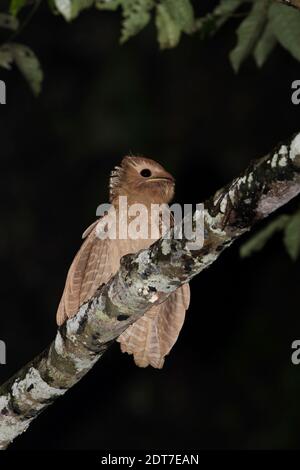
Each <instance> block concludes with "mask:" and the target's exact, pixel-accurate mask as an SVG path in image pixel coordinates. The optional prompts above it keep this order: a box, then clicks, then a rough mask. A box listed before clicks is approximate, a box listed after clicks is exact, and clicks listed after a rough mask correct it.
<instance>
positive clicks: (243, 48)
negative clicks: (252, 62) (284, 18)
mask: <svg viewBox="0 0 300 470" xmlns="http://www.w3.org/2000/svg"><path fill="white" fill-rule="evenodd" d="M269 4H270V0H258V1H255V2H254V4H253V7H252V9H251V11H250V13H249V15H248V16H247V18H246V19H245V20H244V21H243V22H242V23H241V25H240V26H239V28H238V30H237V35H238V41H237V45H236V47H235V48H234V49H233V51H232V52H231V53H230V61H231V64H232V66H233V68H234V70H235V72H238V71H239V68H240V66H241V64H242V63H243V62H244V60H245V59H246V58H247V57H248V56H249V55H250V54H251V52H252V51H253V49H254V47H255V45H256V43H257V41H258V39H259V38H260V36H261V34H262V32H263V30H264V27H265V24H266V21H267V13H268V8H269Z"/></svg>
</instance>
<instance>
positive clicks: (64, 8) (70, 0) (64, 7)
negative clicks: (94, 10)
mask: <svg viewBox="0 0 300 470" xmlns="http://www.w3.org/2000/svg"><path fill="white" fill-rule="evenodd" d="M94 3H95V0H54V4H55V7H56V8H57V10H58V11H59V13H61V14H62V15H63V17H64V18H65V19H66V20H67V21H71V20H73V19H74V18H76V17H77V16H78V15H79V13H80V12H81V11H82V10H84V9H85V8H90V7H91V6H92V5H93V4H94Z"/></svg>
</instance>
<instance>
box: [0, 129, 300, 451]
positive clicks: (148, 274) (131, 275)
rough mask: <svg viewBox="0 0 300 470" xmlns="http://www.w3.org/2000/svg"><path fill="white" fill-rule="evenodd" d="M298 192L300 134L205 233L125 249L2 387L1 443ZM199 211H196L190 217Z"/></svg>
mask: <svg viewBox="0 0 300 470" xmlns="http://www.w3.org/2000/svg"><path fill="white" fill-rule="evenodd" d="M299 192H300V133H299V134H298V135H296V136H295V137H294V138H293V139H291V140H290V141H289V142H286V144H285V145H280V146H278V148H277V149H275V150H274V151H273V152H272V153H271V154H269V155H268V156H266V157H264V158H262V159H260V160H257V161H255V162H253V163H251V164H250V166H249V167H248V169H247V170H246V171H245V172H244V173H243V174H242V175H241V176H239V177H238V178H236V179H235V180H234V181H233V182H232V183H231V184H230V185H228V186H226V187H225V188H223V189H221V190H220V191H218V192H217V193H216V194H215V195H214V196H213V197H212V198H210V199H209V200H208V201H207V202H206V203H205V205H204V207H205V209H204V223H205V239H204V245H203V247H202V248H201V249H198V250H192V251H191V250H190V243H189V241H187V240H186V239H181V240H178V239H174V238H172V237H171V239H161V240H158V241H157V242H156V243H155V244H154V245H152V247H150V248H149V249H148V250H143V251H141V252H139V253H137V254H134V255H127V256H125V257H124V258H123V259H122V261H121V267H120V269H119V271H118V273H117V274H116V275H115V276H114V277H113V278H112V279H111V280H110V282H109V283H108V284H106V285H104V286H99V290H98V291H97V293H96V295H95V296H94V297H93V299H91V300H90V301H89V302H87V303H86V304H84V305H82V306H81V308H80V309H79V311H78V313H77V315H76V316H75V317H74V318H72V319H70V320H68V321H67V323H66V324H65V325H63V326H62V327H61V328H59V330H58V331H57V335H56V338H55V340H54V341H53V342H52V343H51V344H50V346H49V347H48V348H46V349H45V351H44V352H42V353H41V354H40V355H39V356H38V357H36V358H35V359H34V360H33V361H32V362H30V363H29V364H27V365H25V366H24V367H23V368H22V369H21V370H20V371H19V372H17V374H16V375H15V376H14V377H12V378H11V379H10V380H8V381H7V382H6V383H5V384H4V385H3V386H2V387H1V388H0V448H1V449H5V448H6V447H7V446H8V445H9V444H10V442H12V441H13V439H14V438H15V437H17V436H18V435H19V434H21V433H22V432H24V431H25V430H26V429H27V428H28V426H29V424H30V423H31V422H32V421H33V420H34V419H35V418H36V417H37V416H38V415H39V413H41V411H43V410H44V409H45V408H46V407H48V406H49V405H50V404H52V403H53V402H54V401H55V400H56V399H57V398H58V397H60V396H61V395H63V394H64V393H65V392H66V391H67V390H68V389H69V388H71V387H72V386H73V385H74V384H76V383H77V382H78V381H79V380H80V379H81V378H82V377H83V376H84V375H85V374H86V373H87V372H88V371H89V370H90V369H91V368H92V367H93V365H94V364H95V362H96V361H97V360H98V359H99V358H100V357H101V356H102V354H103V353H104V352H105V351H106V350H107V349H108V347H109V346H110V344H111V343H112V341H114V340H115V339H116V338H117V337H118V336H119V335H120V334H121V333H122V332H123V331H124V330H125V329H126V328H127V327H128V326H129V325H130V324H131V323H133V322H134V321H136V320H137V319H138V318H139V317H141V316H142V315H143V314H144V313H145V312H146V311H147V310H148V309H149V308H150V307H152V306H153V305H154V304H155V303H156V302H157V300H158V293H159V294H160V295H163V296H166V297H167V296H168V295H169V294H170V293H171V292H173V291H174V290H175V289H177V288H178V287H179V286H180V285H182V284H183V283H185V282H187V281H189V280H190V279H191V278H193V277H194V276H195V275H197V274H199V273H200V272H201V271H203V270H204V269H205V268H207V267H208V266H210V265H211V264H212V263H213V262H214V261H215V260H216V259H217V258H218V257H219V255H220V254H221V252H222V251H223V250H224V249H225V248H227V247H228V246H229V245H230V244H231V243H232V242H233V241H234V240H235V239H237V238H238V237H239V236H241V235H242V234H243V233H245V232H246V231H248V230H250V229H251V227H252V226H253V225H254V224H255V223H256V222H257V221H259V220H261V219H263V218H265V217H267V216H268V215H269V214H271V213H272V212H273V211H275V210H276V209H277V208H279V207H280V206H283V205H284V204H286V203H287V202H288V201H289V200H290V199H292V198H293V197H295V196H296V195H297V194H299ZM198 216H199V213H198V212H197V211H196V212H195V214H194V216H193V220H194V222H195V221H196V218H197V217H198Z"/></svg>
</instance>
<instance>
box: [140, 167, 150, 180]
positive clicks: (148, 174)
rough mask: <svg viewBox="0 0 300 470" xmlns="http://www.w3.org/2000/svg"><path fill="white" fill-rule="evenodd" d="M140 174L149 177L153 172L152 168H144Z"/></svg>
mask: <svg viewBox="0 0 300 470" xmlns="http://www.w3.org/2000/svg"><path fill="white" fill-rule="evenodd" d="M140 174H141V176H143V177H144V178H149V176H151V174H152V173H151V171H150V170H148V168H144V170H142V171H141V173H140Z"/></svg>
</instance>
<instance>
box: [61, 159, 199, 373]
mask: <svg viewBox="0 0 300 470" xmlns="http://www.w3.org/2000/svg"><path fill="white" fill-rule="evenodd" d="M174 187H175V181H174V178H173V177H172V175H170V173H168V172H167V171H166V170H165V169H164V168H163V167H162V166H161V165H160V164H159V163H157V162H155V161H154V160H150V159H148V158H144V157H133V156H130V157H125V158H124V159H123V160H122V162H121V165H120V166H119V167H115V169H114V170H113V171H112V173H111V178H110V202H111V204H112V206H111V208H112V209H113V210H114V211H115V214H116V215H117V216H119V215H120V207H121V206H120V196H126V197H127V204H128V209H130V207H132V205H133V204H137V203H138V204H143V205H144V206H145V207H146V208H147V210H148V213H149V216H148V219H146V221H145V223H146V224H148V227H149V228H150V226H151V223H152V224H153V220H151V217H150V216H151V213H150V209H151V204H164V203H165V204H168V203H169V202H170V201H171V200H172V198H173V196H174ZM109 212H110V211H109ZM127 214H128V212H126V217H127V222H128V223H130V221H131V220H132V217H128V215H127ZM109 215H110V214H109V213H108V214H106V215H104V216H103V217H102V218H100V219H98V220H97V221H96V222H94V223H93V224H92V225H91V226H90V227H89V228H88V229H87V230H86V231H85V232H84V234H83V238H84V239H85V241H84V243H83V244H82V246H81V248H80V250H79V252H78V253H77V255H76V256H75V259H74V261H73V263H72V265H71V267H70V269H69V272H68V276H67V280H66V285H65V289H64V292H63V296H62V298H61V301H60V304H59V307H58V311H57V323H58V325H62V324H63V323H64V322H65V321H66V320H67V319H68V318H70V317H72V316H74V315H75V314H76V313H77V311H78V309H79V307H80V305H82V304H83V303H84V302H86V301H88V300H89V299H90V298H91V297H92V296H93V295H94V294H95V292H96V290H97V289H98V288H99V286H100V285H102V284H105V283H107V282H108V281H109V279H110V278H111V277H112V276H113V275H114V274H115V273H116V272H117V271H118V269H119V266H120V259H121V258H122V256H124V255H126V254H129V253H136V252H138V251H140V250H142V249H144V248H148V247H149V246H150V245H151V244H152V243H153V242H154V241H155V240H156V239H158V238H160V236H161V234H162V227H161V220H158V222H156V221H154V222H155V223H156V225H157V224H158V232H157V236H155V237H153V238H150V236H149V237H148V236H147V237H145V238H137V239H132V238H130V237H127V239H123V238H121V237H120V236H119V237H118V228H119V226H118V227H117V236H116V239H110V238H109V237H107V238H105V239H103V237H102V236H100V235H99V234H100V232H101V230H103V226H104V225H103V223H106V221H107V220H108V219H107V217H109ZM121 215H122V214H121ZM122 216H123V215H122ZM149 232H150V230H149ZM152 234H153V232H152ZM189 300H190V289H189V285H188V284H184V285H183V286H181V287H179V288H178V289H177V290H176V291H175V292H173V293H172V294H171V295H170V296H169V297H168V298H167V299H166V300H164V301H162V303H159V304H157V305H155V306H153V307H152V308H151V309H150V310H148V311H147V312H146V313H145V314H144V315H143V316H142V317H141V318H139V320H137V321H136V322H135V323H133V324H132V325H131V326H129V328H127V330H125V332H124V333H122V334H121V336H119V338H118V339H117V341H118V342H119V343H120V344H121V350H122V352H127V353H128V354H133V357H134V361H135V363H136V364H137V365H138V366H140V367H147V366H148V365H151V366H153V367H156V368H162V366H163V364H164V358H165V356H166V355H167V354H169V352H170V350H171V349H172V347H173V345H174V343H175V342H176V340H177V338H178V335H179V332H180V330H181V328H182V325H183V322H184V318H185V312H186V310H187V309H188V306H189Z"/></svg>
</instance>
